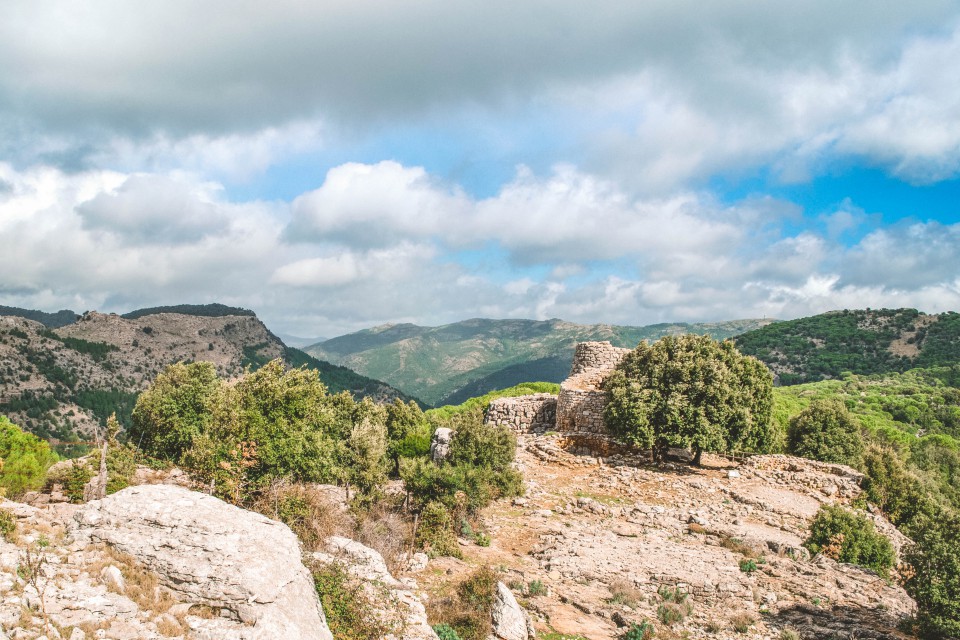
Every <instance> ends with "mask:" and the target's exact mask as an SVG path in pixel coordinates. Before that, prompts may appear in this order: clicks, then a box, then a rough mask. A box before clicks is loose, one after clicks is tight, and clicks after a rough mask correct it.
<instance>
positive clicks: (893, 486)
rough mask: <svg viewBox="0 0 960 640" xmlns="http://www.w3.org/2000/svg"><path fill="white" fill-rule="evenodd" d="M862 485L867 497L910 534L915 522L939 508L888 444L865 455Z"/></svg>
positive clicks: (876, 447)
mask: <svg viewBox="0 0 960 640" xmlns="http://www.w3.org/2000/svg"><path fill="white" fill-rule="evenodd" d="M863 470H864V472H865V474H866V478H865V480H864V485H863V488H864V490H865V491H866V494H867V498H868V499H869V500H870V502H872V503H874V504H875V505H877V506H878V507H880V509H881V510H882V511H883V512H884V514H885V515H886V516H887V518H888V519H889V520H890V521H891V522H893V523H894V524H895V525H897V526H898V527H899V528H900V529H901V530H903V531H904V532H906V533H907V534H908V535H909V533H910V531H912V529H913V527H914V525H915V524H916V523H918V522H920V520H922V519H923V518H925V517H928V516H930V515H931V514H933V513H935V512H936V511H937V504H936V502H935V500H934V499H933V498H932V497H931V495H930V493H929V492H928V491H927V489H926V488H925V487H924V484H923V482H922V481H921V480H920V479H919V478H918V477H917V476H916V475H914V474H913V473H912V472H910V471H909V470H908V468H907V465H906V464H905V463H904V461H903V458H902V457H901V456H900V455H898V454H897V452H896V451H895V450H894V449H893V448H891V447H889V446H877V445H873V446H871V447H869V448H868V449H867V451H866V453H865V455H864V461H863Z"/></svg>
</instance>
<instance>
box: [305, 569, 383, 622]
mask: <svg viewBox="0 0 960 640" xmlns="http://www.w3.org/2000/svg"><path fill="white" fill-rule="evenodd" d="M313 583H314V586H315V587H316V590H317V595H318V596H320V602H321V604H323V612H324V615H325V616H326V618H327V625H328V626H329V627H330V631H331V632H332V633H333V636H334V637H335V638H337V640H368V639H369V638H382V637H384V636H385V635H386V634H387V633H389V632H390V629H389V628H388V626H387V625H384V624H383V623H382V622H381V621H380V620H378V619H377V617H376V616H372V615H370V603H369V602H368V601H367V598H366V597H365V596H364V591H363V584H362V583H360V582H359V581H356V580H354V579H353V578H351V576H350V574H349V573H348V572H347V571H346V569H344V568H343V567H342V566H340V565H339V564H337V563H332V564H327V565H321V566H317V567H314V568H313Z"/></svg>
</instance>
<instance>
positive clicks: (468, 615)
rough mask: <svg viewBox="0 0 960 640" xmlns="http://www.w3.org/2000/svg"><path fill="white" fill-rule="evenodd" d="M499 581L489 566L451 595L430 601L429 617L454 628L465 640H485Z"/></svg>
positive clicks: (465, 581)
mask: <svg viewBox="0 0 960 640" xmlns="http://www.w3.org/2000/svg"><path fill="white" fill-rule="evenodd" d="M498 580H499V576H498V574H497V572H496V571H494V570H493V569H491V568H490V567H488V566H483V567H480V568H479V569H477V570H476V571H474V572H473V573H472V574H471V575H470V576H469V577H467V578H466V579H465V580H464V581H463V582H461V583H460V584H459V585H457V589H456V591H455V593H454V594H453V595H452V596H448V597H446V598H431V599H430V600H429V601H428V603H427V607H428V614H430V617H431V618H432V619H436V620H438V621H439V623H442V624H445V625H447V626H449V627H450V628H452V629H454V630H455V631H456V633H457V635H458V636H459V637H460V638H463V640H486V638H487V637H488V636H489V635H490V630H491V610H492V609H493V601H494V598H495V597H496V590H497V582H498ZM438 635H439V634H438Z"/></svg>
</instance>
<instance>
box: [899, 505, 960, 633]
mask: <svg viewBox="0 0 960 640" xmlns="http://www.w3.org/2000/svg"><path fill="white" fill-rule="evenodd" d="M904 562H905V563H906V564H907V565H909V567H910V568H911V571H910V572H909V573H908V574H907V576H908V577H907V579H906V581H905V583H904V587H905V588H906V590H907V593H909V594H910V597H911V598H913V599H914V600H916V602H917V620H918V623H919V626H920V630H921V632H922V635H923V637H924V638H931V639H937V640H940V639H946V638H957V637H960V517H958V516H957V515H955V514H949V515H948V514H941V516H940V517H938V518H935V519H930V520H925V521H924V523H923V524H922V525H921V526H918V527H917V528H916V530H915V531H914V532H913V544H912V545H910V546H909V547H907V549H906V551H905V552H904Z"/></svg>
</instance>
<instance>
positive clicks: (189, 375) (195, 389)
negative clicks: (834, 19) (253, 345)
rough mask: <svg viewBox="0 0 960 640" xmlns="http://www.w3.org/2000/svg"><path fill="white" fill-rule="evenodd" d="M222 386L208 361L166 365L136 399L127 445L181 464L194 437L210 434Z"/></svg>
mask: <svg viewBox="0 0 960 640" xmlns="http://www.w3.org/2000/svg"><path fill="white" fill-rule="evenodd" d="M221 384H222V383H221V382H220V379H219V378H217V370H216V368H215V367H214V366H213V364H212V363H210V362H195V363H193V364H183V363H177V364H172V365H170V366H168V367H167V368H166V369H164V370H163V372H161V373H160V375H159V376H157V379H156V380H155V381H154V383H153V384H152V385H150V388H148V389H147V390H146V391H144V392H143V393H141V394H140V397H139V398H137V404H136V406H135V407H134V409H133V424H132V426H131V429H130V442H132V443H133V444H135V445H137V446H138V447H139V448H140V449H142V450H143V451H144V452H146V453H147V454H149V455H151V456H155V457H157V458H161V459H164V460H170V461H172V462H175V463H177V464H179V463H181V461H182V460H183V456H184V453H186V452H187V451H188V450H189V449H190V448H191V447H192V446H193V441H194V438H196V437H197V436H198V435H200V434H204V433H207V432H209V430H210V422H211V418H212V411H211V407H212V403H213V400H214V396H215V395H216V393H217V392H218V391H219V388H220V386H221Z"/></svg>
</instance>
